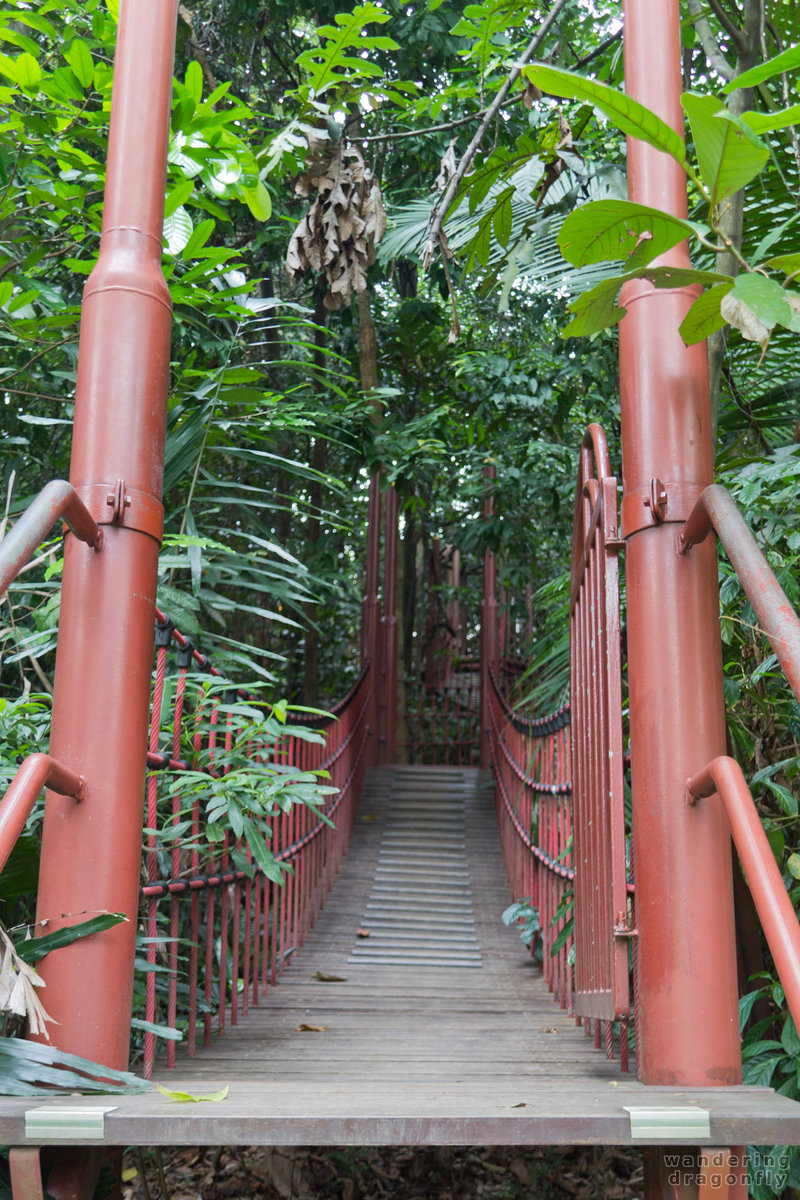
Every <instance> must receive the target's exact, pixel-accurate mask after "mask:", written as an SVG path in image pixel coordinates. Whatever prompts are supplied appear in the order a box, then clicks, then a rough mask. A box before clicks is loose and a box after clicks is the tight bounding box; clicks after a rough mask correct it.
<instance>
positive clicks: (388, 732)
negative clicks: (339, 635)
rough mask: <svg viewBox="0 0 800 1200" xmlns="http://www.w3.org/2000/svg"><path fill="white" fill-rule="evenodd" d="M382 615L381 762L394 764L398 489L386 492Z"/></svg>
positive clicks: (390, 489) (379, 748)
mask: <svg viewBox="0 0 800 1200" xmlns="http://www.w3.org/2000/svg"><path fill="white" fill-rule="evenodd" d="M384 520H385V535H384V538H385V540H384V547H385V549H384V561H383V616H382V618H381V711H380V745H379V747H378V751H379V762H380V763H381V764H383V765H385V766H392V765H393V764H394V761H395V757H396V734H397V492H396V491H395V490H394V488H393V487H391V488H389V490H388V492H387V493H386V505H385V513H384Z"/></svg>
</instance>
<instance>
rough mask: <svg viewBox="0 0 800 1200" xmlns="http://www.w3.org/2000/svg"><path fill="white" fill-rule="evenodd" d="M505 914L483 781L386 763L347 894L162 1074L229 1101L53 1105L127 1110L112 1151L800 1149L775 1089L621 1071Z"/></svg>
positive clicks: (5, 1105) (1, 1106) (7, 1129)
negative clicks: (644, 1130)
mask: <svg viewBox="0 0 800 1200" xmlns="http://www.w3.org/2000/svg"><path fill="white" fill-rule="evenodd" d="M429 835H430V836H429ZM434 839H435V840H434ZM443 871H446V872H447V875H448V877H447V879H446V880H445V881H444V883H440V882H439V879H440V876H442V873H443ZM404 873H405V877H404ZM507 902H508V897H507V892H506V889H505V877H504V871H503V865H502V859H501V854H500V849H499V844H498V838H497V834H496V827H495V820H494V810H493V805H492V798H491V789H490V785H489V783H488V778H487V776H486V775H485V774H482V773H481V772H478V771H475V770H470V769H466V768H465V769H454V768H449V769H448V768H424V767H418V768H410V767H408V768H394V769H392V770H391V771H390V770H388V769H384V770H375V771H372V772H371V773H370V775H369V777H368V784H367V787H366V789H365V792H364V797H363V800H362V806H361V810H360V813H359V817H358V819H357V824H356V829H355V832H354V836H353V842H352V845H351V849H350V851H349V852H348V855H347V857H346V858H345V861H344V864H343V866H342V868H341V870H340V873H339V877H338V879H337V881H336V884H335V886H334V889H333V892H332V893H331V896H330V897H329V899H328V901H327V903H326V905H325V908H324V909H323V912H322V913H321V915H320V917H319V918H318V921H317V924H316V926H315V929H314V930H313V932H312V934H311V935H310V936H309V938H308V939H307V941H306V944H305V945H304V946H303V947H302V948H301V949H299V950H298V952H297V953H296V954H295V955H294V956H293V957H292V960H291V962H290V964H289V965H288V966H287V969H286V971H285V973H284V977H283V979H282V981H281V982H280V984H279V986H278V987H277V988H275V989H270V991H269V993H268V995H267V997H266V998H265V999H264V1000H263V1001H262V1003H261V1004H260V1005H259V1007H258V1008H255V1009H251V1010H250V1013H249V1015H248V1016H247V1017H246V1018H244V1019H241V1020H240V1022H239V1024H238V1025H237V1026H235V1027H234V1028H229V1029H228V1030H227V1031H226V1033H225V1036H224V1038H220V1039H218V1040H216V1041H215V1042H214V1044H213V1045H212V1046H211V1047H210V1048H208V1049H204V1050H202V1051H199V1052H198V1054H197V1056H196V1057H195V1058H193V1059H189V1058H187V1057H182V1058H180V1060H179V1063H178V1067H177V1069H176V1070H175V1071H174V1072H169V1073H167V1072H162V1073H161V1081H162V1082H163V1083H164V1084H165V1086H167V1087H170V1088H185V1089H186V1090H188V1091H191V1092H193V1093H205V1092H213V1091H216V1090H218V1089H219V1088H221V1087H222V1086H223V1085H225V1084H227V1085H229V1094H228V1097H227V1098H226V1099H225V1100H224V1101H222V1102H220V1103H210V1104H206V1103H203V1104H178V1103H175V1102H173V1101H171V1100H169V1099H167V1098H165V1097H163V1096H161V1095H160V1094H148V1095H145V1096H119V1097H116V1096H114V1097H108V1098H99V1099H97V1100H96V1101H88V1100H86V1099H83V1100H81V1099H79V1098H64V1099H59V1100H56V1101H52V1102H49V1103H48V1107H53V1106H58V1107H70V1106H73V1105H81V1106H86V1105H87V1104H89V1105H93V1104H96V1105H101V1106H104V1107H105V1106H106V1105H109V1106H111V1105H113V1109H112V1111H110V1112H108V1113H107V1114H106V1116H105V1122H104V1138H105V1141H106V1142H108V1143H111V1144H134V1145H135V1144H140V1145H144V1144H162V1145H180V1144H199V1145H203V1144H246V1145H247V1144H258V1143H261V1144H274V1145H280V1144H289V1145H292V1144H295V1145H299V1144H333V1145H335V1144H338V1145H370V1144H371V1145H394V1144H398V1145H399V1144H432V1145H447V1144H484V1145H485V1144H514V1145H524V1144H529V1145H534V1144H552V1145H557V1144H576V1143H610V1144H618V1145H619V1144H622V1145H624V1144H629V1143H630V1142H631V1140H632V1137H631V1118H630V1114H629V1112H628V1111H627V1108H628V1107H629V1106H632V1107H635V1108H636V1107H657V1108H675V1107H677V1108H681V1109H689V1110H695V1109H697V1108H700V1109H706V1110H708V1111H709V1113H710V1138H709V1137H705V1138H704V1137H691V1136H682V1137H678V1138H676V1135H675V1133H674V1132H673V1133H671V1134H669V1135H668V1136H665V1138H664V1139H663V1140H664V1141H665V1142H669V1143H675V1142H676V1141H680V1142H682V1143H685V1144H690V1143H696V1144H703V1143H710V1144H720V1145H725V1144H727V1145H735V1144H740V1143H745V1142H747V1143H757V1144H758V1143H762V1144H776V1143H782V1144H798V1143H800V1105H797V1104H793V1103H792V1102H790V1101H788V1100H786V1099H785V1098H784V1097H781V1096H777V1095H775V1093H774V1092H772V1091H771V1090H770V1089H768V1088H725V1089H711V1090H699V1089H698V1090H695V1089H680V1090H679V1089H671V1088H648V1089H644V1088H643V1087H642V1086H641V1085H639V1084H637V1083H636V1081H635V1080H632V1079H631V1078H630V1077H628V1076H623V1075H621V1074H620V1073H619V1071H618V1068H617V1066H616V1065H615V1064H613V1063H609V1062H607V1061H606V1059H605V1058H604V1056H603V1055H602V1053H601V1052H599V1051H597V1050H595V1049H594V1048H593V1046H592V1044H591V1042H590V1041H589V1039H587V1038H585V1037H584V1036H583V1033H582V1031H581V1030H580V1029H578V1028H576V1027H575V1023H574V1020H572V1019H570V1018H569V1017H568V1016H567V1015H566V1013H564V1012H563V1011H562V1009H561V1008H559V1006H558V1005H557V1003H555V1002H554V1000H553V998H552V996H551V995H550V994H549V993H548V992H547V990H546V988H545V986H544V984H543V982H542V978H541V974H540V972H539V969H538V968H537V966H536V965H535V964H534V963H533V962H532V961H531V960H530V959H529V958H528V957H527V955H526V953H525V951H524V948H523V947H522V946H521V943H520V941H519V939H518V937H517V935H516V933H515V932H514V931H512V930H508V929H506V928H505V927H504V926H503V925H502V923H501V921H500V914H501V913H502V911H503V909H504V907H505V906H506V904H507ZM398 910H400V911H401V912H402V913H403V914H404V916H403V918H402V919H401V920H400V921H398V920H397V919H396V918H397V914H398ZM359 929H369V931H370V936H369V937H368V938H359V937H358V930H359ZM456 938H459V939H461V941H460V942H456V940H455V939H456ZM434 962H436V963H437V965H432V964H433V963H434ZM320 973H321V974H323V975H333V976H338V977H340V981H339V982H332V981H325V980H320V979H319V978H315V976H316V975H318V974H320ZM302 1025H312V1026H320V1027H324V1028H323V1029H321V1030H320V1031H316V1032H315V1031H312V1030H305V1031H303V1030H301V1029H300V1027H301V1026H302ZM35 1107H37V1103H36V1102H33V1101H30V1100H15V1099H10V1098H6V1099H2V1098H0V1141H2V1142H4V1143H6V1144H26V1141H27V1139H26V1138H25V1136H24V1112H25V1110H26V1109H31V1108H35ZM31 1140H35V1139H31ZM71 1140H72V1141H73V1142H76V1143H79V1142H81V1141H82V1140H83V1138H82V1137H81V1136H80V1135H77V1134H76V1135H74V1136H72V1137H71ZM648 1140H649V1141H651V1142H654V1141H657V1140H658V1139H657V1138H656V1137H655V1136H651V1137H650V1138H649V1139H648Z"/></svg>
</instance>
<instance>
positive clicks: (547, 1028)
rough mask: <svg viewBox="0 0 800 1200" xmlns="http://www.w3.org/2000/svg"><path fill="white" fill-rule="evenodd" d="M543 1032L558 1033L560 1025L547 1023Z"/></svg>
mask: <svg viewBox="0 0 800 1200" xmlns="http://www.w3.org/2000/svg"><path fill="white" fill-rule="evenodd" d="M542 1032H543V1033H558V1027H557V1026H555V1025H545V1027H544V1029H543V1030H542Z"/></svg>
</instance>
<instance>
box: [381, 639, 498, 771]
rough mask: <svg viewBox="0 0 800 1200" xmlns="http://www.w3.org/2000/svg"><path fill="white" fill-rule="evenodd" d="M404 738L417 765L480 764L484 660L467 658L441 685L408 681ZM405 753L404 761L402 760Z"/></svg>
mask: <svg viewBox="0 0 800 1200" xmlns="http://www.w3.org/2000/svg"><path fill="white" fill-rule="evenodd" d="M403 690H404V694H405V707H404V709H403V710H402V711H401V714H400V716H401V721H400V725H399V728H400V730H402V731H403V737H402V738H401V740H400V742H399V743H398V750H399V751H400V754H401V755H402V758H404V759H405V761H406V762H408V763H411V764H424V765H426V766H446V767H477V766H478V765H479V761H480V676H479V664H478V663H477V662H474V661H472V660H462V661H461V662H460V663H458V664H457V665H456V667H455V668H454V669H453V670H452V671H451V672H450V674H449V676H448V677H447V679H446V680H445V681H444V682H443V683H441V684H439V685H431V684H427V683H424V682H421V681H415V680H406V682H405V686H404V689H403ZM402 758H401V761H402Z"/></svg>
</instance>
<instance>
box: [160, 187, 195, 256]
mask: <svg viewBox="0 0 800 1200" xmlns="http://www.w3.org/2000/svg"><path fill="white" fill-rule="evenodd" d="M187 182H191V181H187ZM192 228H193V225H192V218H191V217H190V216H189V214H188V212H187V211H186V209H185V208H184V207H183V206H182V205H181V206H179V207H178V208H176V209H175V211H174V212H173V213H170V215H169V216H168V217H165V218H164V241H165V242H166V246H167V251H168V253H169V254H172V255H175V254H180V252H181V251H182V250H183V249H184V247H185V246H186V245H187V244H188V242H189V238H190V237H191V236H192Z"/></svg>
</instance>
